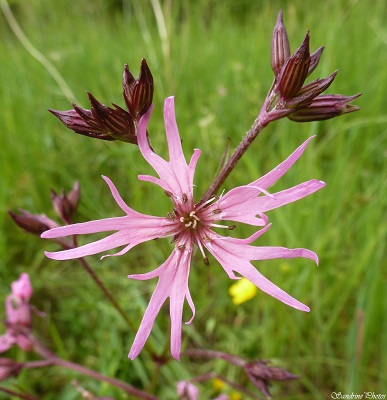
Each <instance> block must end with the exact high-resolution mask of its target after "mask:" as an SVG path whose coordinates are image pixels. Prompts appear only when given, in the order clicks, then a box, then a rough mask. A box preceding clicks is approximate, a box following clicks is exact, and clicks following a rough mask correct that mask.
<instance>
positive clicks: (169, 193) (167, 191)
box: [164, 190, 172, 197]
mask: <svg viewBox="0 0 387 400" xmlns="http://www.w3.org/2000/svg"><path fill="white" fill-rule="evenodd" d="M164 193H165V194H166V195H167V196H168V197H171V196H172V192H170V191H169V190H164Z"/></svg>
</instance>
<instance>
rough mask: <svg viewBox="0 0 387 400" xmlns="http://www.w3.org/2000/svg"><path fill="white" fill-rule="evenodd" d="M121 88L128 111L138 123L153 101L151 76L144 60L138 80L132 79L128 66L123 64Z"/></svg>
mask: <svg viewBox="0 0 387 400" xmlns="http://www.w3.org/2000/svg"><path fill="white" fill-rule="evenodd" d="M122 86H123V94H124V98H125V103H126V106H127V108H128V111H129V113H130V114H131V116H132V117H133V118H134V119H135V121H137V122H138V121H139V119H140V118H141V116H142V115H144V114H145V113H146V112H147V111H148V109H149V107H150V106H151V104H152V100H153V91H154V86H153V76H152V73H151V71H150V69H149V67H148V64H147V63H146V60H145V59H142V61H141V68H140V74H139V77H138V79H134V77H133V75H132V73H131V72H130V71H129V67H128V65H127V64H125V68H124V77H123V84H122Z"/></svg>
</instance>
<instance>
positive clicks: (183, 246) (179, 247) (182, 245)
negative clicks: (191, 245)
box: [177, 244, 185, 250]
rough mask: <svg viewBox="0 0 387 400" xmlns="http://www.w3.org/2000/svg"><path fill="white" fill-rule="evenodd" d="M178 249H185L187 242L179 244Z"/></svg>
mask: <svg viewBox="0 0 387 400" xmlns="http://www.w3.org/2000/svg"><path fill="white" fill-rule="evenodd" d="M177 250H185V244H180V245H179V246H177Z"/></svg>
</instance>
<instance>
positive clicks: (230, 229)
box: [227, 225, 236, 231]
mask: <svg viewBox="0 0 387 400" xmlns="http://www.w3.org/2000/svg"><path fill="white" fill-rule="evenodd" d="M235 228H236V225H230V226H228V227H227V229H228V230H229V231H232V230H234V229H235Z"/></svg>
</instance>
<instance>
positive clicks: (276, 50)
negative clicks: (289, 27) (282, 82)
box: [271, 10, 290, 77]
mask: <svg viewBox="0 0 387 400" xmlns="http://www.w3.org/2000/svg"><path fill="white" fill-rule="evenodd" d="M289 57H290V45H289V38H288V34H287V33H286V29H285V25H284V22H283V19H282V10H280V12H279V13H278V18H277V22H276V24H275V26H274V31H273V37H272V40H271V68H272V69H273V71H274V75H275V76H276V77H277V76H278V75H279V73H280V71H281V68H282V66H283V65H284V64H285V62H286V61H287V60H288V58H289Z"/></svg>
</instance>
